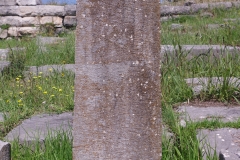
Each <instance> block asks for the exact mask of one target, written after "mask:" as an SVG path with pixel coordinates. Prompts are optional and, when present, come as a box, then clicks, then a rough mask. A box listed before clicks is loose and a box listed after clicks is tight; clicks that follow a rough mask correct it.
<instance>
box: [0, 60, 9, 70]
mask: <svg viewBox="0 0 240 160" xmlns="http://www.w3.org/2000/svg"><path fill="white" fill-rule="evenodd" d="M9 65H10V62H8V61H0V72H2V70H3V69H4V68H6V67H8V66H9Z"/></svg>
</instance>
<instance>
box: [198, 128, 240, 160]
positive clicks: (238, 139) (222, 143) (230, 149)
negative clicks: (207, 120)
mask: <svg viewBox="0 0 240 160" xmlns="http://www.w3.org/2000/svg"><path fill="white" fill-rule="evenodd" d="M197 138H198V140H199V142H200V144H201V146H202V147H205V149H204V150H203V153H206V151H207V150H208V149H210V148H211V153H212V154H213V153H214V149H216V153H217V154H218V155H219V160H239V159H240V129H234V128H221V129H216V130H207V129H202V130H199V131H198V134H197ZM207 146H208V147H207ZM209 146H210V148H209Z"/></svg>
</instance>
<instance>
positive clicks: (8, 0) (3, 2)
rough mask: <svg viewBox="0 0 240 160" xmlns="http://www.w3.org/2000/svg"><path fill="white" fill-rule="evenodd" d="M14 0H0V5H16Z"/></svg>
mask: <svg viewBox="0 0 240 160" xmlns="http://www.w3.org/2000/svg"><path fill="white" fill-rule="evenodd" d="M16 4H17V3H16V0H1V1H0V6H14V5H16Z"/></svg>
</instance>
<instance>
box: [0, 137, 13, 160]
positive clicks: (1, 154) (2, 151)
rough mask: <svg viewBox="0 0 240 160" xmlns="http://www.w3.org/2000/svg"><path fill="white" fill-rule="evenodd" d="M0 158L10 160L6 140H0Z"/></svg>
mask: <svg viewBox="0 0 240 160" xmlns="http://www.w3.org/2000/svg"><path fill="white" fill-rule="evenodd" d="M0 159H1V160H11V145H10V143H8V142H3V141H0Z"/></svg>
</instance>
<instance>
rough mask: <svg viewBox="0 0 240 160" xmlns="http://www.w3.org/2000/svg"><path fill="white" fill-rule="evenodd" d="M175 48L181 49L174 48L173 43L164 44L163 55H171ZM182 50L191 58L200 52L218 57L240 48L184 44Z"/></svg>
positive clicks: (235, 51) (237, 50)
mask: <svg viewBox="0 0 240 160" xmlns="http://www.w3.org/2000/svg"><path fill="white" fill-rule="evenodd" d="M174 50H179V48H178V47H175V48H174V46H172V45H162V46H161V56H163V55H164V54H168V55H171V54H172V53H173V51H174ZM181 51H182V52H183V53H188V58H189V59H191V58H193V57H194V56H198V55H200V54H210V53H212V54H213V55H214V56H216V57H219V56H220V55H221V54H223V55H224V54H236V53H238V52H239V51H240V48H239V47H231V46H221V45H182V46H181Z"/></svg>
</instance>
